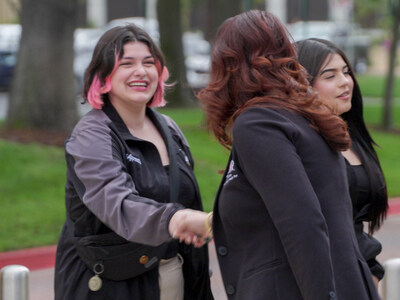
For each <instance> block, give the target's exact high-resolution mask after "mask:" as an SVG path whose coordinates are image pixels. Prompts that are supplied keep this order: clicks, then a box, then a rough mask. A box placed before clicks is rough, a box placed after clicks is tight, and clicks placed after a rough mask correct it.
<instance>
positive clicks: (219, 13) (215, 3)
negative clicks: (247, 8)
mask: <svg viewBox="0 0 400 300" xmlns="http://www.w3.org/2000/svg"><path fill="white" fill-rule="evenodd" d="M243 7H244V1H243V0H207V20H206V22H205V23H204V24H205V28H204V37H205V39H206V40H208V41H209V42H211V43H212V41H213V40H214V38H215V34H216V32H217V30H218V28H219V26H220V25H221V24H222V23H223V22H224V21H225V20H226V19H227V18H230V17H233V16H236V15H237V14H240V13H241V12H242V11H243Z"/></svg>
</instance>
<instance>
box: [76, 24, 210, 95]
mask: <svg viewBox="0 0 400 300" xmlns="http://www.w3.org/2000/svg"><path fill="white" fill-rule="evenodd" d="M129 23H133V24H135V25H137V26H139V27H141V28H143V29H144V30H146V32H147V33H148V34H149V35H150V36H151V38H152V39H153V40H154V41H155V42H156V43H157V44H159V41H160V34H159V31H158V21H157V20H156V19H151V18H143V17H132V18H121V19H114V20H111V21H110V22H109V23H107V24H106V25H105V26H103V27H102V28H100V29H99V30H98V31H93V34H94V35H96V34H97V35H98V36H97V37H94V38H93V36H92V37H91V38H90V42H89V43H88V44H89V45H90V46H89V47H88V48H89V51H77V49H76V50H75V63H74V70H75V75H76V78H77V84H78V86H79V87H81V86H82V84H83V82H82V80H83V74H84V71H85V69H86V68H87V66H88V65H89V63H90V59H91V53H92V51H93V49H94V46H95V44H96V42H97V41H98V39H99V38H100V36H101V35H102V34H103V33H104V32H106V31H107V30H109V29H111V28H113V27H116V26H124V25H126V24H129ZM79 35H80V33H77V35H76V39H75V42H77V40H80V39H79V38H78V37H79ZM82 40H83V41H84V40H85V39H82ZM93 43H94V44H93ZM182 44H183V51H184V55H185V57H184V60H185V65H186V77H187V80H188V83H189V86H190V87H192V88H195V89H198V88H202V87H205V86H206V85H207V83H208V81H209V69H210V48H211V46H210V43H209V42H208V41H206V40H205V39H204V38H203V35H202V34H201V33H199V32H185V33H184V34H183V36H182ZM78 48H80V47H78ZM89 53H90V54H89Z"/></svg>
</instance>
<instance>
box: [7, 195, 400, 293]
mask: <svg viewBox="0 0 400 300" xmlns="http://www.w3.org/2000/svg"><path fill="white" fill-rule="evenodd" d="M399 232H400V198H396V199H391V200H390V209H389V215H388V218H387V219H386V221H385V223H384V224H383V226H382V228H381V229H380V230H379V231H378V232H377V233H376V234H375V237H376V238H377V239H378V240H379V241H380V242H381V243H382V246H383V251H382V253H381V254H380V255H379V256H378V261H380V262H381V263H384V262H385V261H386V260H388V259H390V258H400V233H399ZM54 252H55V246H49V247H41V248H37V249H28V250H21V251H13V252H8V253H7V252H6V253H0V268H2V267H3V266H5V265H9V264H22V265H25V266H27V267H28V268H29V269H30V274H29V299H30V300H52V299H53V298H54V292H53V279H54V267H53V266H54V257H55V253H54ZM209 252H210V263H211V267H212V269H213V276H212V277H211V287H212V290H213V293H214V297H215V299H216V300H226V299H227V297H226V294H225V290H224V286H223V283H222V279H221V274H220V271H219V266H218V261H217V257H216V253H215V247H214V243H213V242H211V243H210V244H209Z"/></svg>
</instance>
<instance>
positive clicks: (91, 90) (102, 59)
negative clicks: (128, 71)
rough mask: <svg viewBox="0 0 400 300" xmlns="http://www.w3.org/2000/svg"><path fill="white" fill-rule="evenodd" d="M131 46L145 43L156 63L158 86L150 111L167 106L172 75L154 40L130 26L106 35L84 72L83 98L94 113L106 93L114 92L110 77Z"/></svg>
mask: <svg viewBox="0 0 400 300" xmlns="http://www.w3.org/2000/svg"><path fill="white" fill-rule="evenodd" d="M129 42H142V43H145V44H146V45H147V46H148V47H149V50H150V53H151V54H152V55H153V57H154V59H155V61H156V68H157V72H158V83H157V89H156V92H155V93H154V95H153V98H152V99H151V101H150V102H149V103H148V104H147V105H148V106H149V107H162V106H165V104H166V103H167V102H166V100H165V98H164V92H165V87H166V86H168V85H167V84H166V81H167V80H168V77H169V72H168V69H167V67H166V66H165V63H164V56H163V54H162V53H161V51H160V49H159V48H158V47H157V45H156V44H155V43H154V41H153V40H152V39H151V37H150V36H149V35H148V34H147V33H146V32H145V31H144V30H143V29H141V28H139V27H137V26H135V25H133V24H129V25H126V26H123V27H115V28H112V29H110V30H109V31H107V32H106V33H104V34H103V36H102V37H101V38H100V40H99V42H98V43H97V45H96V47H95V49H94V52H93V57H92V60H91V62H90V64H89V66H88V68H87V70H86V72H85V78H84V89H83V97H84V99H85V100H87V101H88V102H89V104H90V105H91V106H92V107H93V108H95V109H101V108H102V106H103V105H104V100H105V99H106V98H107V93H108V92H109V91H110V90H111V88H112V85H111V77H112V75H113V74H114V72H115V70H116V69H117V67H118V63H119V60H120V59H121V57H122V56H123V55H124V45H125V44H126V43H129Z"/></svg>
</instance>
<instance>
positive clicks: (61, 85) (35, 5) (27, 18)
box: [6, 0, 79, 132]
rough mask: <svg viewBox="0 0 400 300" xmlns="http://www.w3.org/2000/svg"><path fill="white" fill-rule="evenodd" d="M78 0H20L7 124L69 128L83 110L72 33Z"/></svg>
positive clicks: (12, 125) (13, 126)
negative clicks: (78, 99)
mask: <svg viewBox="0 0 400 300" xmlns="http://www.w3.org/2000/svg"><path fill="white" fill-rule="evenodd" d="M78 1H79V0H64V1H59V0H21V8H22V9H21V25H22V36H21V42H20V47H19V51H18V62H17V66H16V70H15V73H14V78H13V82H12V85H11V91H10V102H9V108H8V113H7V119H6V126H8V127H11V128H16V127H30V128H37V129H45V130H57V131H65V132H67V131H69V130H70V129H71V128H72V126H73V125H74V124H75V122H76V120H77V118H78V113H77V108H76V103H75V90H74V89H75V88H74V73H73V58H74V51H73V35H74V30H75V28H76V22H75V19H76V14H77V4H78Z"/></svg>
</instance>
